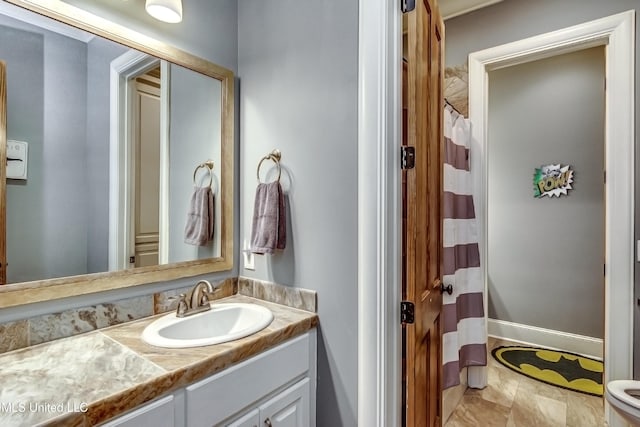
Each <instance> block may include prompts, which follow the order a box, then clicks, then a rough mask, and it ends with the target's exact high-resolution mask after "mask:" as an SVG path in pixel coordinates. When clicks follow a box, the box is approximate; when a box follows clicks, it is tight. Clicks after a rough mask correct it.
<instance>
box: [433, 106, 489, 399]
mask: <svg viewBox="0 0 640 427" xmlns="http://www.w3.org/2000/svg"><path fill="white" fill-rule="evenodd" d="M444 139H445V141H444V143H445V150H444V200H443V204H444V235H443V242H444V243H443V245H444V253H443V264H444V271H443V278H442V280H443V283H444V285H445V286H448V285H452V286H453V293H452V294H451V295H448V294H447V293H444V295H443V311H442V321H443V328H444V330H443V337H442V346H443V354H442V363H443V365H444V366H443V381H442V386H443V388H448V387H452V386H455V385H458V384H460V371H461V370H462V369H463V368H464V367H466V366H485V365H486V364H487V332H486V325H485V318H484V308H483V292H484V284H483V281H482V277H481V273H480V252H479V247H478V226H477V222H476V219H475V211H474V206H473V196H472V194H473V193H472V190H473V188H472V187H473V186H472V182H471V173H470V170H469V145H470V139H471V125H470V123H469V120H467V119H465V118H464V117H462V116H461V115H460V114H458V113H457V112H456V111H454V110H453V109H452V108H451V107H449V106H447V107H445V111H444ZM469 385H471V384H469ZM485 385H486V383H485V384H480V385H478V384H477V383H476V384H474V385H473V386H474V387H478V386H479V387H484V386H485Z"/></svg>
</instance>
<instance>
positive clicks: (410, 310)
mask: <svg viewBox="0 0 640 427" xmlns="http://www.w3.org/2000/svg"><path fill="white" fill-rule="evenodd" d="M414 320H415V305H414V304H413V303H412V302H411V301H400V322H401V323H404V324H406V323H413V322H414Z"/></svg>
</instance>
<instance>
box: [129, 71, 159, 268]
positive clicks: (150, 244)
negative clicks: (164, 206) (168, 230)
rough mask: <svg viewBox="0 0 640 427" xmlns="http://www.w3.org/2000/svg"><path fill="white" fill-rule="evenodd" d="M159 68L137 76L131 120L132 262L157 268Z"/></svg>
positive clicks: (138, 265) (136, 265)
mask: <svg viewBox="0 0 640 427" xmlns="http://www.w3.org/2000/svg"><path fill="white" fill-rule="evenodd" d="M159 71H160V70H159V69H154V70H152V71H151V72H149V73H147V74H145V75H143V76H141V77H138V78H137V79H136V82H135V83H136V84H135V97H134V102H133V104H134V108H133V109H132V110H133V111H134V115H135V116H134V117H133V120H132V124H133V129H134V138H133V141H134V145H135V154H134V158H135V161H134V165H135V175H134V179H133V182H134V191H133V195H134V200H135V202H134V204H133V222H132V223H133V226H134V232H133V236H134V242H133V247H134V259H133V260H134V263H133V265H134V266H135V267H147V266H150V265H158V247H159V238H160V231H159V219H160V76H159V74H156V73H159Z"/></svg>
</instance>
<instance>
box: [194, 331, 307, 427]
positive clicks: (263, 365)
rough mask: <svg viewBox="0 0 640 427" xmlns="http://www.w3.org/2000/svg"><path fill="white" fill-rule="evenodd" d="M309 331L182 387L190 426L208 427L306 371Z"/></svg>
mask: <svg viewBox="0 0 640 427" xmlns="http://www.w3.org/2000/svg"><path fill="white" fill-rule="evenodd" d="M309 351H310V349H309V334H308V333H307V334H304V335H302V336H300V337H297V338H294V339H292V340H290V341H288V342H285V343H283V344H281V345H279V346H277V347H276V348H273V349H271V350H268V351H266V352H264V353H261V354H259V355H257V356H255V357H252V358H251V359H249V360H246V361H244V362H242V363H239V364H238V365H235V366H232V367H231V368H229V369H225V370H224V371H222V372H220V373H218V374H216V375H213V376H212V377H210V378H207V379H205V380H203V381H200V382H198V383H195V384H193V385H190V386H188V387H187V388H186V410H187V414H188V419H189V426H191V427H199V426H202V427H210V426H212V425H215V424H217V423H220V422H221V421H223V420H224V419H227V418H228V417H230V416H231V415H233V414H235V413H237V412H239V411H240V410H242V409H243V408H246V407H247V406H249V405H251V404H252V403H254V402H256V401H257V400H259V399H261V398H263V397H264V396H265V395H267V394H269V393H271V392H273V391H274V390H277V389H278V388H280V387H282V386H284V385H286V384H288V383H290V382H291V381H292V380H294V379H296V378H299V377H301V376H303V375H304V374H305V373H306V372H307V371H308V370H309Z"/></svg>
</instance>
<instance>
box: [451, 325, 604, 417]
mask: <svg viewBox="0 0 640 427" xmlns="http://www.w3.org/2000/svg"><path fill="white" fill-rule="evenodd" d="M514 344H515V343H511V342H509V341H503V340H498V339H495V338H491V337H489V348H490V349H493V348H495V347H498V346H501V345H514ZM488 362H489V384H488V386H487V387H486V388H485V389H483V390H473V389H467V391H466V392H465V394H464V396H463V397H462V400H461V401H460V404H458V406H457V407H456V409H455V410H454V411H453V414H451V417H450V418H449V420H448V421H447V422H446V423H445V427H480V426H482V427H547V426H548V427H596V426H597V427H602V426H603V425H605V423H604V403H603V399H602V398H600V397H595V396H589V395H586V394H582V393H576V392H573V391H570V390H565V389H562V388H559V387H554V386H551V385H547V384H544V383H542V382H539V381H536V380H533V379H530V378H528V377H525V376H524V375H520V374H517V373H515V372H513V371H511V370H510V369H507V368H505V367H504V366H502V365H501V364H499V363H498V362H496V361H495V360H494V359H493V356H491V354H489V357H488Z"/></svg>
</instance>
